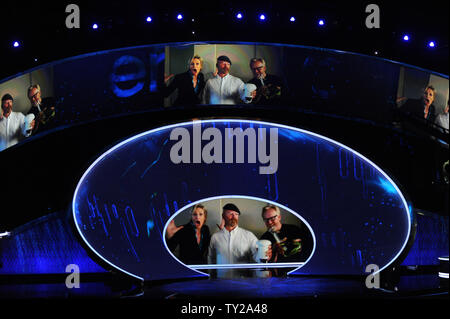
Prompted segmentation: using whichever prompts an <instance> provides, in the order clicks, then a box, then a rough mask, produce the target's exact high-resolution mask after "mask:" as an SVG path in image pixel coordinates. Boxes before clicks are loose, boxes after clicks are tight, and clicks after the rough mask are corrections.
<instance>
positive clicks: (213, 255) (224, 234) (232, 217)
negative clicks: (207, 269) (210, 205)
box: [208, 203, 258, 277]
mask: <svg viewBox="0 0 450 319" xmlns="http://www.w3.org/2000/svg"><path fill="white" fill-rule="evenodd" d="M240 215H241V212H240V211H239V208H237V206H236V205H234V204H232V203H229V204H226V205H225V206H224V207H223V209H222V217H223V219H224V221H225V226H224V227H223V228H222V229H221V230H220V231H218V232H217V233H214V234H213V235H212V237H211V241H210V244H209V251H208V264H242V263H254V262H256V256H257V242H258V239H257V238H256V236H255V235H254V234H253V233H252V232H250V231H248V230H246V229H244V228H241V227H239V226H238V224H239V216H240ZM231 273H232V272H230V271H222V272H218V276H220V277H228V275H229V274H231Z"/></svg>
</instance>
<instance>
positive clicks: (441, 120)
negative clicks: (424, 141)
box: [435, 101, 449, 130]
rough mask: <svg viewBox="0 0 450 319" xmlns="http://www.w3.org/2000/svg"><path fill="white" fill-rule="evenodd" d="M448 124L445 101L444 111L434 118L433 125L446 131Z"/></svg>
mask: <svg viewBox="0 0 450 319" xmlns="http://www.w3.org/2000/svg"><path fill="white" fill-rule="evenodd" d="M448 122H449V121H448V101H447V106H446V107H445V109H444V113H441V114H439V115H438V116H436V121H435V123H436V124H437V125H439V126H440V127H443V128H445V129H446V130H448Z"/></svg>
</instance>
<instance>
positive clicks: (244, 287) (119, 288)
mask: <svg viewBox="0 0 450 319" xmlns="http://www.w3.org/2000/svg"><path fill="white" fill-rule="evenodd" d="M80 279H81V282H80V288H72V289H68V288H67V287H66V285H65V278H63V277H59V278H53V279H50V280H47V281H46V282H43V281H42V280H38V281H36V280H16V281H15V282H14V283H13V282H11V280H10V279H9V280H8V282H6V281H5V280H2V282H1V285H0V299H3V300H5V299H16V300H17V299H79V298H82V299H121V298H130V299H145V300H221V299H223V300H248V299H258V300H269V301H277V300H280V301H282V300H297V299H338V298H339V299H341V298H348V299H353V298H363V299H371V298H377V299H379V298H381V299H439V300H442V299H444V300H448V299H449V294H448V292H449V290H448V279H446V280H445V279H440V278H439V277H438V276H437V275H436V274H413V275H411V274H408V275H402V276H392V278H384V280H383V278H380V279H381V280H380V288H378V289H376V288H374V289H369V288H367V287H366V278H363V277H348V278H345V277H341V278H336V277H323V276H322V277H311V276H308V277H303V276H296V277H272V278H237V279H194V280H183V281H172V282H169V281H161V282H151V283H145V284H141V282H129V281H117V280H114V278H112V279H111V278H109V277H108V276H103V278H99V279H101V280H96V278H92V277H91V278H90V279H89V280H87V279H86V277H85V280H83V274H81V275H80ZM13 281H14V280H13ZM33 281H34V282H33Z"/></svg>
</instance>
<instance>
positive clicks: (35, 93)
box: [29, 91, 41, 99]
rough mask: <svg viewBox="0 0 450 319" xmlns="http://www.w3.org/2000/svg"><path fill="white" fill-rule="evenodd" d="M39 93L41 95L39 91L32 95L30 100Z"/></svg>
mask: <svg viewBox="0 0 450 319" xmlns="http://www.w3.org/2000/svg"><path fill="white" fill-rule="evenodd" d="M39 93H41V92H40V91H37V92H36V93H34V95H32V96H30V97H29V98H30V99H33V98H34V97H36V96H37V95H38V94H39Z"/></svg>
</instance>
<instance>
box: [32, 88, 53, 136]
mask: <svg viewBox="0 0 450 319" xmlns="http://www.w3.org/2000/svg"><path fill="white" fill-rule="evenodd" d="M39 107H40V108H41V112H39V109H38V108H37V107H36V106H32V107H31V109H30V110H29V111H28V114H31V113H32V114H34V117H35V126H34V130H33V134H35V133H36V132H38V131H39V132H41V131H44V130H47V129H49V128H52V127H54V125H55V123H54V122H55V115H56V110H55V109H52V108H54V107H56V105H55V99H54V98H52V97H46V98H43V99H42V101H41V104H40V105H39Z"/></svg>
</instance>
